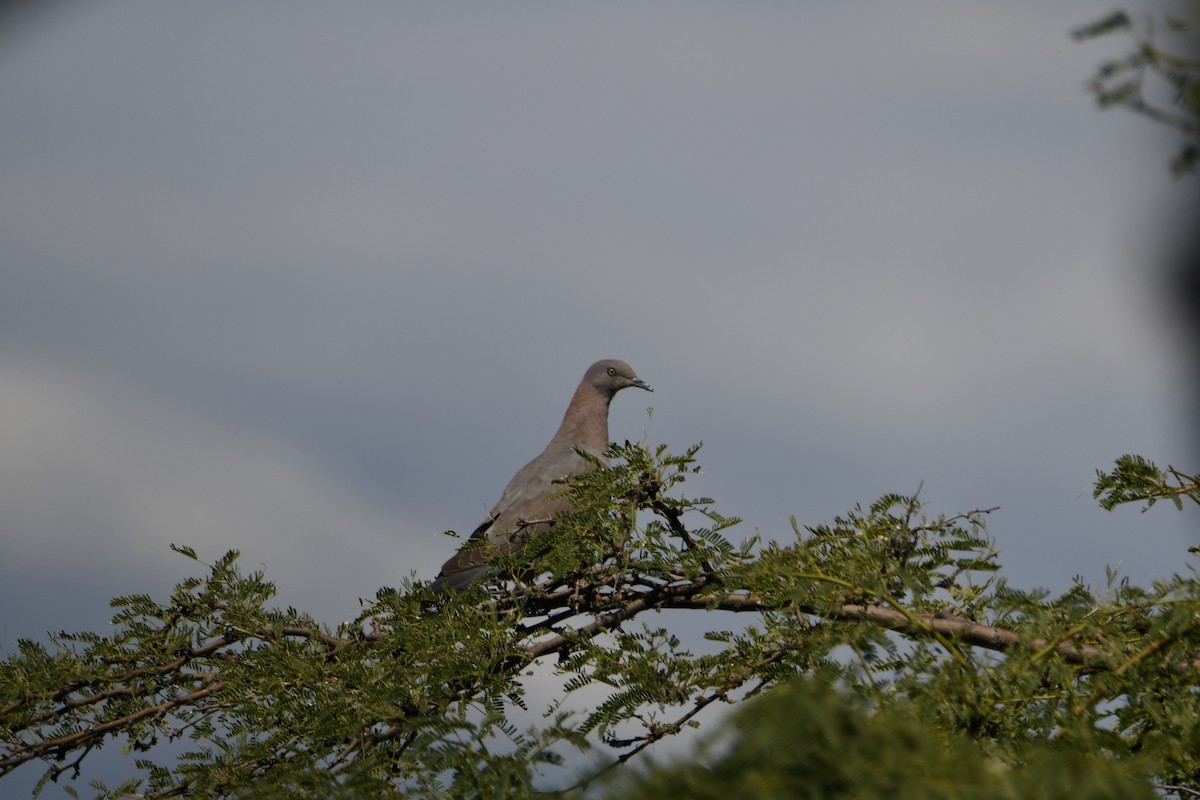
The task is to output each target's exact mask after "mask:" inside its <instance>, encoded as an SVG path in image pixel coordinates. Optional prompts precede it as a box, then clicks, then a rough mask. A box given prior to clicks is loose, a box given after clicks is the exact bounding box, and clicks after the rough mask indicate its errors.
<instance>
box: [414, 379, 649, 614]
mask: <svg viewBox="0 0 1200 800" xmlns="http://www.w3.org/2000/svg"><path fill="white" fill-rule="evenodd" d="M629 386H636V387H637V388H639V389H645V390H646V391H648V392H653V391H654V389H653V388H651V387H650V385H649V384H647V383H646V382H645V381H643V380H642V379H641V378H639V377H638V376H637V373H635V372H634V371H633V368H632V367H630V366H629V365H628V364H626V363H625V362H624V361H617V360H616V359H605V360H604V361H597V362H596V363H595V364H592V365H591V366H590V367H588V370H587V372H585V373H584V374H583V380H582V381H580V382H579V388H578V389H576V390H575V395H574V396H573V397H572V398H571V404H570V405H568V406H567V413H566V414H565V415H563V421H562V424H561V425H559V426H558V432H557V433H555V434H554V438H553V439H551V440H550V444H548V445H546V449H545V450H543V451H542V453H541V455H539V456H538V457H537V458H535V459H534V460H533V461H530V462H529V463H528V464H526V465H525V466H524V467H522V468H521V469H520V470H519V471H518V472H517V474H516V475H514V476H513V477H512V480H510V481H509V482H508V486H506V487H505V489H504V494H502V495H500V500H499V502H497V503H496V505H495V507H493V508H492V510H491V512H490V513H489V514H488V517H487V519H485V520H484V521H483V523H482V524H480V526H479V527H478V528H476V529H475V532H474V533H472V534H471V540H470V541H471V542H472V544H471V545H470V546H469V547H468V546H466V545H464V546H463V548H462V549H460V550H459V551H458V553H456V554H455V555H454V557H453V558H451V559H450V560H449V561H447V562H446V563H445V564H443V565H442V571H441V573H440V574H439V575H438V576H437V578H436V579H435V580H434V582H433V584H432V588H433V589H434V590H435V591H438V592H443V593H446V592H449V591H452V590H453V591H462V590H463V589H465V588H467V587H468V586H470V585H471V584H472V583H474V582H475V581H476V580H478V579H479V578H481V577H483V576H484V575H485V574H487V560H488V556H489V555H490V551H492V548H491V547H487V546H484V547H479V546H476V545H475V544H474V542H477V540H479V539H481V538H486V539H487V540H488V541H489V542H490V543H491V544H492V545H495V546H497V547H499V548H502V549H503V550H504V551H506V552H510V553H511V552H517V551H519V550H520V548H521V542H522V540H523V539H524V536H525V534H526V532H528V531H529V530H531V529H534V528H535V527H547V526H548V525H549V524H550V523H549V522H547V521H548V520H552V519H553V518H554V517H556V516H558V515H559V514H561V513H563V512H565V511H569V510H570V508H571V504H570V502H569V501H568V500H567V498H565V497H553V498H550V497H546V495H548V494H551V493H554V492H560V491H562V490H563V488H564V487H563V486H562V485H561V484H557V483H555V481H558V480H561V479H563V478H568V477H571V476H573V475H579V474H582V473H584V472H588V471H590V470H592V469H593V468H594V467H593V465H592V463H591V462H589V461H587V460H586V459H584V458H583V457H581V456H580V455H579V453H577V452H575V451H576V450H577V449H578V450H582V451H583V452H585V453H588V454H590V455H593V456H595V457H596V458H598V459H600V462H601V463H604V462H605V459H604V451H605V450H606V449H608V404H609V403H610V402H611V401H612V399H613V395H615V394H616V393H617V392H619V391H621V390H622V389H624V388H626V387H629Z"/></svg>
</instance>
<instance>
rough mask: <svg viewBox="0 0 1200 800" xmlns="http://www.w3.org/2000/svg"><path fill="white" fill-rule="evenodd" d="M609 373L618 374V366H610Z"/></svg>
mask: <svg viewBox="0 0 1200 800" xmlns="http://www.w3.org/2000/svg"><path fill="white" fill-rule="evenodd" d="M608 374H609V375H616V374H617V370H616V368H615V367H609V368H608Z"/></svg>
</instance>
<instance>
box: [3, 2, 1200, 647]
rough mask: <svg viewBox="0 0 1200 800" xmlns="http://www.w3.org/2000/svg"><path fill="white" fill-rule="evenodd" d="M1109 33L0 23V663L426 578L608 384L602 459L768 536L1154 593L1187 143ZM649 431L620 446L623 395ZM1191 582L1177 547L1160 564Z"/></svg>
mask: <svg viewBox="0 0 1200 800" xmlns="http://www.w3.org/2000/svg"><path fill="white" fill-rule="evenodd" d="M1106 10H1107V8H1106V7H1104V8H1102V7H1099V6H1097V5H1096V4H1095V3H1094V2H1091V0H1070V1H1069V2H1059V3H1053V4H1046V3H1041V2H1032V1H1029V2H1026V1H1025V0H1009V2H1004V3H997V2H961V0H956V1H954V2H952V1H951V0H945V1H944V2H933V1H930V2H926V1H923V0H922V1H920V2H909V3H887V4H885V3H876V4H860V3H836V4H835V3H799V2H796V3H778V2H762V3H750V4H746V3H737V4H734V3H729V4H717V3H655V4H646V3H620V2H617V3H590V4H579V3H573V4H549V3H546V4H535V3H470V4H463V3H425V4H407V3H358V4H348V3H295V2H288V3H282V2H260V3H253V4H247V3H241V2H223V1H222V0H206V2H204V3H149V2H108V3H66V4H57V5H53V6H51V7H50V10H49V11H42V12H40V13H34V14H31V15H29V16H27V17H15V16H10V17H8V18H7V19H6V20H5V21H4V23H5V28H4V30H3V31H0V651H11V649H12V648H13V647H14V645H15V642H16V640H17V639H18V638H20V637H30V638H41V637H43V636H44V633H45V631H47V630H57V629H70V630H76V629H89V628H90V629H96V628H103V626H104V625H105V624H106V621H107V618H108V608H107V600H108V599H109V598H110V597H112V596H114V595H116V594H122V593H129V592H134V591H148V592H152V593H155V594H158V595H162V594H163V593H164V592H165V591H166V590H167V589H168V588H169V587H170V586H171V585H173V584H174V583H175V582H177V581H178V580H180V579H182V578H183V577H185V576H187V575H189V574H194V573H195V569H194V566H193V565H192V564H191V563H190V562H188V561H187V560H185V559H183V558H182V557H180V556H178V555H176V554H174V553H172V552H171V551H170V550H169V548H168V544H169V543H171V542H175V543H180V544H187V545H190V546H192V547H194V548H196V550H197V551H198V552H199V553H200V554H201V556H202V557H204V558H206V559H207V560H211V559H214V558H216V557H218V556H219V555H221V554H222V553H223V552H224V551H225V550H226V549H228V548H238V549H240V550H241V551H242V553H243V559H244V564H245V565H246V566H247V568H251V567H255V566H260V565H261V566H263V567H265V569H266V571H267V575H268V577H269V578H272V579H274V580H275V581H276V582H277V583H278V585H279V590H280V598H279V600H280V603H281V604H294V605H296V606H297V607H299V608H301V609H304V610H307V611H309V612H311V613H313V614H314V615H315V616H316V617H317V618H318V619H321V620H323V621H326V622H329V623H336V622H337V621H338V620H340V619H345V618H349V617H352V616H353V615H354V614H355V613H356V612H357V609H358V603H357V600H358V598H360V597H371V596H373V595H374V593H375V590H376V589H377V588H378V587H380V586H383V585H395V584H396V583H397V582H398V581H399V579H400V578H401V577H402V576H406V575H408V574H409V573H410V572H415V573H416V574H417V575H418V576H420V577H423V578H432V577H433V575H435V574H436V572H437V569H438V566H439V565H440V564H441V562H442V561H443V560H444V559H445V557H447V556H448V555H449V553H450V552H451V551H452V550H453V549H454V542H453V541H452V540H450V539H447V538H445V537H443V536H441V535H439V532H440V531H443V530H446V529H455V530H459V531H469V530H470V529H472V528H473V527H474V526H475V525H476V524H477V523H478V522H479V521H480V520H481V519H482V518H483V515H484V513H485V511H486V509H487V508H489V507H490V506H491V504H492V503H493V502H494V501H495V500H496V499H497V497H498V496H499V493H500V491H501V490H502V489H503V487H504V485H505V483H506V482H507V481H508V479H509V477H510V476H511V474H512V473H513V472H514V471H515V470H516V469H517V468H519V467H520V466H521V465H522V464H524V463H525V462H526V461H527V460H528V459H529V458H531V457H532V456H534V455H536V454H537V453H538V452H539V451H540V450H541V448H542V447H543V446H544V445H545V443H546V441H547V440H548V439H549V437H550V435H551V434H552V433H553V431H554V429H555V428H556V426H557V424H558V422H559V420H560V418H561V415H562V412H563V410H564V408H565V406H566V403H567V400H568V399H569V397H570V394H571V391H572V390H573V389H574V386H575V384H576V383H577V381H578V379H579V377H580V375H581V374H582V373H583V370H584V369H585V368H586V367H587V365H588V364H589V363H591V362H592V361H593V360H595V359H597V358H604V357H613V358H623V359H625V360H627V361H629V362H630V363H631V364H632V365H633V366H634V368H635V369H637V370H638V372H639V374H640V375H641V376H642V377H643V378H645V379H646V380H647V381H649V382H651V383H653V384H654V386H655V389H656V392H655V393H654V394H653V395H645V394H642V393H636V394H635V393H624V394H622V395H620V396H618V397H617V398H616V400H615V402H614V405H613V409H612V417H611V421H610V433H611V435H612V437H613V438H614V439H616V440H623V439H626V438H630V439H637V438H640V437H641V436H642V435H643V430H644V429H646V428H647V426H648V433H647V434H646V435H647V437H648V439H649V441H650V442H652V443H657V442H665V443H667V444H668V445H670V447H671V448H672V449H673V450H675V451H682V450H684V449H685V448H686V447H688V446H689V445H691V444H693V443H695V442H697V441H701V440H703V442H704V448H703V449H702V451H701V454H700V456H701V461H702V463H703V465H704V467H705V474H704V475H703V476H702V477H701V478H700V479H699V480H697V481H696V482H695V483H694V484H689V487H690V489H691V490H692V491H695V492H697V493H703V494H708V495H711V496H714V497H715V498H716V499H717V508H718V509H719V510H720V511H722V512H724V513H725V514H730V515H740V516H742V517H744V518H745V520H746V522H745V523H744V526H743V529H742V531H741V533H740V534H739V532H738V531H737V530H736V529H735V531H734V532H733V535H734V536H735V537H737V536H739V535H745V536H748V535H750V534H751V533H753V532H754V531H755V530H758V531H759V532H760V533H761V534H762V535H763V536H764V537H765V538H778V539H786V538H788V537H789V536H790V535H791V534H790V532H789V526H788V522H787V520H788V517H789V515H792V514H794V515H796V517H797V518H798V520H799V522H800V523H801V524H816V523H819V522H823V521H827V520H829V519H830V518H831V517H832V516H834V515H835V514H838V513H840V512H842V511H844V510H846V509H847V508H849V507H851V506H853V505H854V504H855V503H858V502H862V503H864V504H866V503H869V502H870V501H872V500H873V499H875V498H876V497H878V496H879V495H881V494H883V493H885V492H892V491H898V492H904V493H910V492H912V491H914V490H915V489H916V488H917V487H918V486H919V485H923V488H922V490H921V493H922V496H923V497H924V498H925V499H926V501H927V502H928V503H929V504H930V508H931V510H932V511H933V512H935V513H936V512H946V513H955V512H959V511H965V510H969V509H972V508H979V507H990V506H997V505H998V506H1000V507H1001V510H1000V511H998V512H997V513H996V514H994V515H993V516H992V518H991V524H990V530H991V533H992V534H993V535H994V536H995V538H996V540H997V542H998V546H999V549H1000V551H1001V562H1002V563H1003V564H1004V565H1005V566H1006V572H1007V574H1008V576H1009V580H1010V582H1011V583H1013V584H1015V585H1017V586H1020V587H1025V588H1032V587H1037V586H1044V587H1047V588H1050V589H1053V590H1063V589H1065V588H1067V587H1068V586H1069V584H1070V581H1071V579H1072V577H1073V576H1076V575H1080V576H1082V577H1083V578H1084V579H1085V580H1086V581H1088V582H1089V583H1101V582H1103V580H1104V568H1105V565H1106V564H1111V565H1114V566H1117V565H1119V566H1120V567H1121V568H1122V570H1123V571H1124V572H1125V573H1127V574H1129V575H1131V576H1132V577H1133V579H1134V580H1136V581H1141V582H1146V581H1149V580H1152V579H1153V578H1155V577H1160V576H1165V575H1167V574H1169V573H1171V572H1173V571H1179V570H1182V569H1184V568H1185V566H1184V565H1185V563H1187V558H1186V553H1185V549H1186V547H1187V546H1188V545H1189V544H1195V543H1196V541H1197V528H1200V525H1198V524H1197V515H1196V513H1195V512H1194V510H1193V511H1191V512H1189V513H1188V514H1177V513H1175V512H1174V511H1173V510H1169V509H1166V508H1163V509H1161V510H1160V509H1158V508H1156V509H1154V510H1153V511H1152V512H1150V513H1149V514H1144V515H1143V514H1138V513H1137V511H1136V509H1133V508H1130V509H1126V510H1122V511H1118V512H1116V513H1113V514H1107V513H1105V512H1103V511H1101V510H1099V509H1098V508H1097V507H1096V506H1095V504H1094V502H1093V501H1092V499H1091V480H1092V477H1093V473H1094V470H1095V469H1097V468H1103V467H1106V466H1108V465H1110V464H1111V462H1112V459H1113V458H1114V457H1116V456H1118V455H1120V454H1121V453H1125V452H1130V451H1133V452H1138V453H1141V454H1144V455H1147V456H1149V457H1152V458H1154V459H1156V460H1158V461H1160V463H1164V464H1165V463H1172V464H1176V465H1177V466H1181V467H1185V468H1186V467H1189V466H1190V467H1192V468H1195V467H1197V462H1198V461H1200V459H1198V458H1197V454H1196V453H1195V452H1193V451H1192V450H1190V449H1189V445H1190V443H1191V441H1192V440H1191V439H1190V438H1189V436H1188V434H1189V433H1190V431H1189V430H1188V429H1186V428H1185V427H1184V423H1185V420H1187V419H1190V416H1191V415H1190V412H1189V411H1188V400H1189V397H1188V396H1187V394H1186V393H1185V391H1184V385H1183V380H1182V376H1183V373H1184V358H1185V355H1186V354H1185V353H1184V352H1183V351H1182V350H1181V349H1179V347H1178V344H1177V343H1178V339H1179V337H1178V333H1179V329H1178V327H1177V324H1176V322H1177V321H1174V320H1172V319H1171V317H1170V316H1169V314H1168V313H1167V305H1166V304H1165V303H1163V302H1162V300H1163V298H1162V296H1161V295H1162V282H1161V270H1160V265H1161V263H1162V261H1163V259H1164V257H1165V252H1166V248H1165V243H1166V242H1167V241H1168V240H1169V239H1170V237H1171V236H1172V235H1174V233H1175V232H1177V230H1178V229H1180V228H1181V227H1182V226H1184V225H1189V224H1194V220H1192V219H1191V217H1190V216H1188V215H1187V214H1186V213H1184V212H1183V211H1182V210H1181V207H1182V202H1181V199H1182V198H1183V197H1185V194H1186V182H1180V181H1175V180H1172V178H1171V177H1170V175H1169V172H1168V167H1167V163H1168V160H1169V155H1170V149H1171V145H1172V142H1173V140H1172V139H1171V138H1170V136H1169V135H1168V134H1167V133H1166V132H1164V131H1162V130H1159V129H1157V128H1156V127H1155V126H1154V125H1152V124H1151V123H1149V122H1146V121H1144V120H1141V119H1138V118H1135V117H1133V116H1132V115H1129V114H1126V113H1124V112H1120V111H1113V112H1108V113H1101V112H1099V111H1098V110H1097V109H1096V108H1095V105H1094V103H1093V102H1092V100H1091V99H1090V98H1089V96H1088V95H1087V94H1086V92H1085V90H1084V84H1085V82H1086V80H1087V78H1088V77H1089V76H1090V74H1091V72H1092V70H1093V69H1094V67H1095V66H1096V65H1097V64H1098V63H1099V62H1100V61H1101V60H1103V59H1104V58H1106V57H1109V56H1112V55H1115V54H1119V53H1121V52H1123V51H1124V49H1126V48H1127V47H1128V46H1129V45H1128V42H1127V41H1124V40H1120V39H1114V40H1113V41H1111V42H1109V41H1098V42H1093V43H1088V44H1076V43H1073V42H1072V41H1071V40H1070V37H1069V32H1070V30H1071V29H1072V28H1073V27H1076V26H1077V25H1079V24H1081V23H1084V22H1088V21H1090V20H1092V19H1094V18H1095V17H1096V16H1097V15H1099V14H1102V13H1104V11H1106ZM648 404H652V405H653V407H654V413H653V417H652V419H649V420H648V417H647V413H646V408H647V405H648ZM1193 563H1194V559H1193Z"/></svg>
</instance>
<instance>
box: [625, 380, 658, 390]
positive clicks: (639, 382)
mask: <svg viewBox="0 0 1200 800" xmlns="http://www.w3.org/2000/svg"><path fill="white" fill-rule="evenodd" d="M630 385H632V386H636V387H637V388H639V389H645V390H646V391H647V392H653V391H654V387H653V386H651V385H650V384H648V383H646V382H645V381H644V380H642V379H641V378H634V379H633V380H632V381H630Z"/></svg>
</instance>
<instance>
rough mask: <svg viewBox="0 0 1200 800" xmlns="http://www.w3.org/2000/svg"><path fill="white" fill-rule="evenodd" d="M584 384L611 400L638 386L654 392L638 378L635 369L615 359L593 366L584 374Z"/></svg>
mask: <svg viewBox="0 0 1200 800" xmlns="http://www.w3.org/2000/svg"><path fill="white" fill-rule="evenodd" d="M583 382H584V383H586V384H588V385H589V386H592V387H593V388H594V389H595V390H596V391H598V392H600V393H601V394H603V395H605V396H606V397H610V398H611V397H612V396H613V395H614V394H616V393H617V392H619V391H621V390H622V389H625V388H627V387H629V386H636V387H637V388H639V389H645V390H646V391H647V392H653V391H654V389H653V388H652V387H651V386H650V384H648V383H646V382H645V381H644V380H642V379H641V378H639V377H638V376H637V373H636V372H634V371H633V367H631V366H629V365H628V364H626V363H625V362H624V361H619V360H617V359H615V358H606V359H604V360H603V361H597V362H596V363H595V364H592V365H591V366H590V367H588V371H587V372H586V373H585V374H584V376H583Z"/></svg>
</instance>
